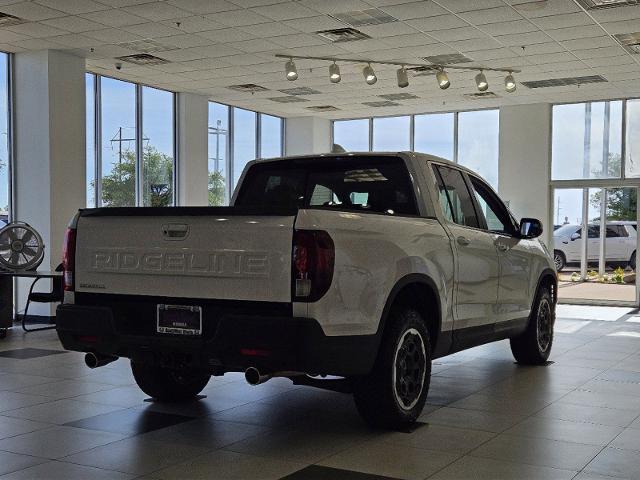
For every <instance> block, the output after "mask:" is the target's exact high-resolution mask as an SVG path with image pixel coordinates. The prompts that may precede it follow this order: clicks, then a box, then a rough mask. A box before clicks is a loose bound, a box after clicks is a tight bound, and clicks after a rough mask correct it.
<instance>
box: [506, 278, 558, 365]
mask: <svg viewBox="0 0 640 480" xmlns="http://www.w3.org/2000/svg"><path fill="white" fill-rule="evenodd" d="M555 320H556V309H555V304H554V303H553V299H552V298H551V292H550V291H549V288H548V287H546V286H542V287H540V290H539V291H538V296H537V298H536V301H535V303H534V305H533V309H532V310H531V315H530V317H529V322H528V324H527V329H526V330H525V331H524V333H522V334H521V335H518V336H517V337H514V338H512V339H511V353H513V356H514V358H515V359H516V361H517V362H518V363H521V364H523V365H542V364H544V363H546V361H547V360H548V359H549V354H550V353H551V347H552V346H553V326H554V323H555Z"/></svg>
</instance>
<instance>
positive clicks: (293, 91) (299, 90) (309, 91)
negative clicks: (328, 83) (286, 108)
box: [278, 87, 322, 95]
mask: <svg viewBox="0 0 640 480" xmlns="http://www.w3.org/2000/svg"><path fill="white" fill-rule="evenodd" d="M278 91H279V92H282V93H286V94H287V95H317V94H318V93H322V92H321V91H319V90H314V89H313V88H309V87H296V88H285V89H284V90H278Z"/></svg>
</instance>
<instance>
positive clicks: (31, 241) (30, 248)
mask: <svg viewBox="0 0 640 480" xmlns="http://www.w3.org/2000/svg"><path fill="white" fill-rule="evenodd" d="M43 259H44V242H43V241H42V237H41V236H40V234H39V233H38V232H37V231H36V230H35V229H34V228H33V227H32V226H31V225H29V224H27V223H24V222H12V223H10V224H8V225H7V226H5V227H3V228H2V229H0V268H1V269H3V270H10V271H24V270H35V269H36V268H38V266H39V265H40V264H41V263H42V260H43Z"/></svg>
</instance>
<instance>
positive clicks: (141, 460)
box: [64, 437, 209, 475]
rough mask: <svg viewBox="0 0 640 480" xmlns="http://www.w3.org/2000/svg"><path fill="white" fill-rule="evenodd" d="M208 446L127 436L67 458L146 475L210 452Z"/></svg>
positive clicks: (98, 466)
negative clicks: (202, 446) (201, 446)
mask: <svg viewBox="0 0 640 480" xmlns="http://www.w3.org/2000/svg"><path fill="white" fill-rule="evenodd" d="M208 451H209V450H208V449H206V448H200V447H194V446H191V445H182V444H170V443H163V442H153V441H147V440H145V439H144V438H141V437H132V438H126V439H124V440H120V441H116V442H113V443H110V444H108V445H104V446H101V447H97V448H93V449H91V450H86V451H83V452H81V453H78V454H75V455H70V456H68V457H66V458H65V459H64V460H65V461H67V462H71V463H77V464H80V465H88V466H91V467H97V468H104V469H106V470H115V471H118V472H124V473H131V474H136V475H144V474H148V473H151V472H154V471H156V470H160V469H162V468H166V467H169V466H171V465H174V464H176V463H180V462H184V461H186V460H190V459H193V458H195V457H198V456H200V455H203V454H205V453H207V452H208Z"/></svg>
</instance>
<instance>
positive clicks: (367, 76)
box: [362, 64, 378, 85]
mask: <svg viewBox="0 0 640 480" xmlns="http://www.w3.org/2000/svg"><path fill="white" fill-rule="evenodd" d="M362 75H363V76H364V80H365V82H367V85H373V84H374V83H376V82H377V81H378V77H376V74H375V72H374V71H373V68H372V67H371V64H369V65H367V66H366V67H364V69H363V70H362Z"/></svg>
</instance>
